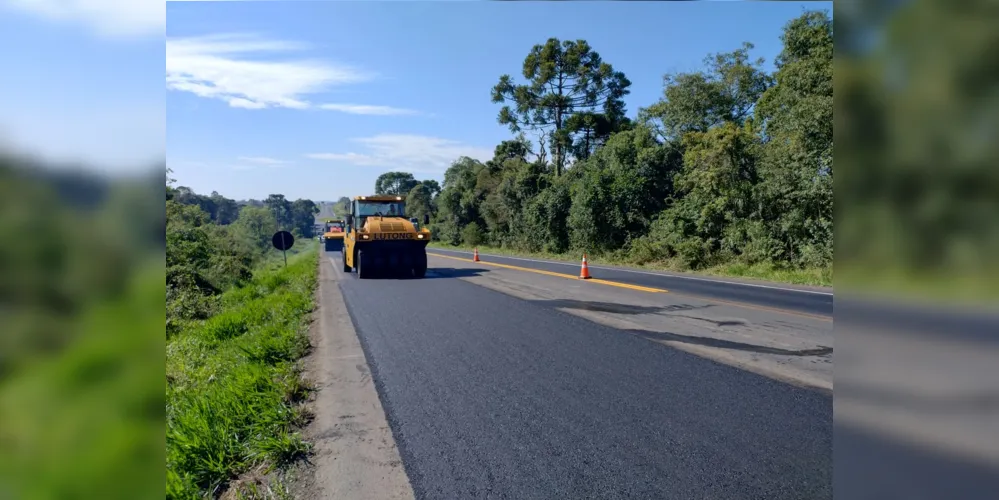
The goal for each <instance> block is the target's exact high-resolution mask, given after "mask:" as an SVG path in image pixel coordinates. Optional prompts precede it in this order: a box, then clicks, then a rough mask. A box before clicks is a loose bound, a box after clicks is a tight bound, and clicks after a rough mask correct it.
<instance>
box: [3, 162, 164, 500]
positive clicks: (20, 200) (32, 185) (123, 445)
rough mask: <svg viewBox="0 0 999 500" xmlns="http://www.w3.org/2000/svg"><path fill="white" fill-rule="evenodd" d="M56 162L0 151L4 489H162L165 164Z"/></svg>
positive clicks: (27, 493) (135, 494)
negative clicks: (90, 168)
mask: <svg viewBox="0 0 999 500" xmlns="http://www.w3.org/2000/svg"><path fill="white" fill-rule="evenodd" d="M61 167H62V168H53V167H52V166H51V165H46V164H37V163H35V162H33V161H31V160H28V159H24V158H17V157H12V156H7V155H6V154H0V231H3V234H4V235H5V236H6V238H5V239H4V240H3V241H0V276H2V278H3V279H0V324H2V325H3V327H2V329H3V333H2V334H0V491H2V492H3V493H0V497H4V498H25V499H28V498H103V499H109V500H115V499H123V500H124V499H144V498H156V497H158V495H160V494H162V493H161V492H162V490H161V488H162V487H161V486H159V484H160V481H162V478H163V472H162V468H161V467H162V465H159V464H162V463H163V458H164V454H163V425H164V410H163V408H164V397H163V392H162V389H161V387H162V386H161V385H160V384H162V373H163V372H162V371H161V370H157V369H156V366H157V365H158V364H160V363H162V360H163V355H164V346H163V337H162V335H163V329H162V328H163V314H164V311H163V279H164V267H163V266H164V262H163V249H162V248H163V239H164V236H165V234H164V231H163V229H164V215H165V213H164V210H163V206H162V205H161V203H162V201H161V199H160V197H159V195H158V193H159V192H160V191H159V190H161V189H163V185H162V184H161V182H162V177H160V176H161V175H163V170H158V171H155V172H151V174H152V175H149V176H148V177H149V178H148V179H142V178H131V179H127V180H120V179H111V178H108V177H104V176H101V175H95V174H88V173H85V172H80V171H74V170H73V169H68V168H65V166H61ZM150 181H151V182H150Z"/></svg>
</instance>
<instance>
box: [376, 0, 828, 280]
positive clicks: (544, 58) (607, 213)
mask: <svg viewBox="0 0 999 500" xmlns="http://www.w3.org/2000/svg"><path fill="white" fill-rule="evenodd" d="M781 39H782V41H783V51H782V52H781V53H780V55H779V56H778V58H777V61H776V68H777V69H776V71H775V72H773V73H771V72H768V71H767V70H766V69H765V67H764V61H763V60H762V59H754V58H753V56H752V52H753V45H752V44H750V43H745V44H744V45H743V46H741V47H733V49H734V50H732V51H731V52H727V53H720V54H710V55H708V56H707V57H706V58H705V60H704V69H703V70H701V71H698V72H693V73H677V74H668V75H665V77H664V79H663V82H664V83H663V96H662V98H661V99H660V100H659V101H658V102H654V103H650V105H649V106H648V107H645V108H642V109H640V110H639V112H638V114H637V119H634V120H633V119H630V118H629V117H627V116H626V110H625V106H624V102H623V100H622V98H623V97H624V96H625V95H627V94H628V92H629V90H628V89H629V87H630V86H631V82H630V81H629V80H628V78H627V77H626V76H625V74H624V73H622V72H621V71H618V70H617V68H614V67H613V66H612V65H611V63H610V61H604V60H602V59H601V57H600V56H599V54H598V53H597V52H596V50H595V49H596V48H595V47H591V46H590V45H589V44H588V43H587V42H586V41H585V40H565V41H562V40H557V39H551V40H548V41H545V42H544V43H542V44H539V45H537V46H535V47H534V48H532V49H530V52H529V54H528V55H527V57H526V59H525V61H524V67H523V78H524V81H523V82H518V81H517V79H516V78H515V77H512V76H510V75H502V76H499V79H498V83H497V84H496V85H495V87H493V89H492V98H493V102H495V103H497V104H501V105H502V107H501V108H500V110H499V115H498V120H499V122H500V123H501V124H505V125H508V126H509V127H510V129H511V131H512V132H513V133H514V134H516V135H515V136H514V137H513V138H511V140H508V141H504V142H502V143H501V144H499V145H498V146H497V147H496V150H495V155H494V157H493V158H492V159H491V160H489V161H486V162H480V161H478V160H475V159H471V158H467V157H463V158H458V159H457V160H456V161H455V162H454V163H453V164H452V166H451V168H449V169H448V170H447V172H446V173H445V175H444V182H443V184H442V185H440V186H438V185H437V182H436V181H432V180H430V181H419V180H417V179H415V178H414V177H413V176H412V175H411V174H408V173H402V172H388V173H385V174H384V175H382V177H380V178H379V179H378V181H377V182H376V186H375V189H376V192H379V193H406V194H408V197H409V200H410V201H409V203H408V205H409V210H410V213H411V215H413V216H417V217H422V214H423V213H431V214H432V219H433V227H432V229H433V230H434V232H435V235H436V239H437V241H438V242H440V243H443V244H446V245H464V246H473V245H479V246H483V247H490V248H496V249H502V250H506V251H516V252H520V253H526V254H533V255H542V254H549V255H565V254H572V255H573V256H574V258H578V256H579V254H580V253H581V252H587V253H588V255H590V256H593V257H594V258H595V259H600V260H602V261H604V262H617V263H627V264H633V265H642V266H646V265H647V266H652V267H656V268H661V269H673V270H690V271H707V272H714V273H718V274H726V275H737V276H746V277H754V278H764V279H773V280H781V281H791V282H798V283H810V284H825V285H828V284H831V282H832V256H833V201H832V200H833V198H832V196H833V190H832V186H833V175H832V174H833V161H832V145H833V143H832V137H833V134H832V131H833V121H832V118H833V81H832V63H833V33H832V21H831V19H830V17H829V15H828V14H827V13H826V12H806V13H804V14H803V15H801V16H800V17H798V18H796V19H794V20H792V21H790V22H789V23H788V24H787V25H786V27H785V28H784V31H783V34H782V35H781ZM511 69H513V68H511ZM483 90H485V89H483ZM529 139H530V140H529ZM532 141H534V142H532Z"/></svg>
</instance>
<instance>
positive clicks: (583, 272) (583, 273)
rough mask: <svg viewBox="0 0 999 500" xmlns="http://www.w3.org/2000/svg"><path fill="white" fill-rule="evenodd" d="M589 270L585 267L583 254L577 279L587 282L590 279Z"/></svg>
mask: <svg viewBox="0 0 999 500" xmlns="http://www.w3.org/2000/svg"><path fill="white" fill-rule="evenodd" d="M590 278H591V276H590V268H589V266H587V265H586V254H585V253H584V254H583V267H581V268H580V269H579V279H581V280H588V279H590Z"/></svg>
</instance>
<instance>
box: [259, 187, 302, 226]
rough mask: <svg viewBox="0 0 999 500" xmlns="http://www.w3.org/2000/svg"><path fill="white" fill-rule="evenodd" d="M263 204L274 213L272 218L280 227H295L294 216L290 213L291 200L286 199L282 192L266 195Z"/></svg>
mask: <svg viewBox="0 0 999 500" xmlns="http://www.w3.org/2000/svg"><path fill="white" fill-rule="evenodd" d="M264 205H266V206H267V208H268V210H270V211H271V213H272V214H274V220H275V221H277V225H278V227H279V228H281V229H285V230H290V229H292V228H294V227H295V217H294V214H293V213H292V208H291V202H290V201H288V200H286V199H285V197H284V195H283V194H272V195H269V196H267V199H266V200H265V201H264Z"/></svg>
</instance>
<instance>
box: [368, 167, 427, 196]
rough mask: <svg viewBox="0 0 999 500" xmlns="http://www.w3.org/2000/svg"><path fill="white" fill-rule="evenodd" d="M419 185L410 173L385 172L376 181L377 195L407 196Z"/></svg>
mask: <svg viewBox="0 0 999 500" xmlns="http://www.w3.org/2000/svg"><path fill="white" fill-rule="evenodd" d="M419 183H420V182H419V181H417V180H416V179H414V178H413V174H411V173H408V172H385V173H384V174H382V175H379V176H378V178H377V179H375V194H396V195H398V194H406V193H408V192H410V191H412V190H413V188H414V187H416V185H417V184H419Z"/></svg>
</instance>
